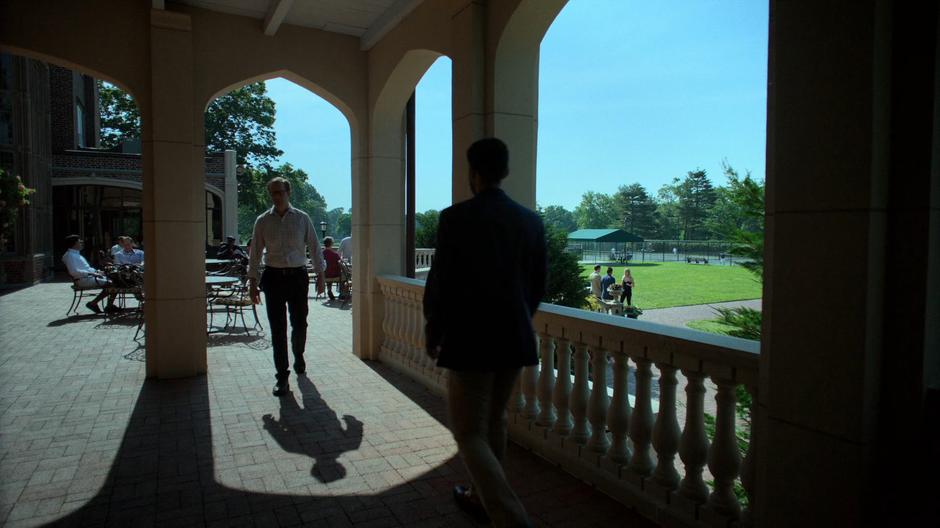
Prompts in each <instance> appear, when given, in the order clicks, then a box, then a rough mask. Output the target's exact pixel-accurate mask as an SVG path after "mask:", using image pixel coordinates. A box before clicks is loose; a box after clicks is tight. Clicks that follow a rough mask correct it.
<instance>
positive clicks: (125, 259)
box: [114, 237, 144, 266]
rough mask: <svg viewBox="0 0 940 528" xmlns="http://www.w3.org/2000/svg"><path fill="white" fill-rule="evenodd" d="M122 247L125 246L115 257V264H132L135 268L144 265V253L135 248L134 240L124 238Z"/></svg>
mask: <svg viewBox="0 0 940 528" xmlns="http://www.w3.org/2000/svg"><path fill="white" fill-rule="evenodd" d="M121 245H122V246H123V247H122V249H121V252H120V253H118V254H117V255H115V256H114V263H115V264H118V265H122V264H132V265H134V266H140V265H141V264H143V263H144V252H143V251H141V250H139V249H136V248H135V247H134V239H133V238H131V237H124V240H123V241H122V242H121Z"/></svg>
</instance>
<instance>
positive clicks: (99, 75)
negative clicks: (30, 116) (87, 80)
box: [0, 43, 143, 112]
mask: <svg viewBox="0 0 940 528" xmlns="http://www.w3.org/2000/svg"><path fill="white" fill-rule="evenodd" d="M0 53H5V54H7V55H18V56H20V57H26V58H27V59H33V60H37V61H41V62H46V63H49V64H53V65H55V66H60V67H62V68H68V69H69V70H73V71H77V72H79V73H81V74H83V75H88V76H89V77H94V78H95V79H98V80H101V81H106V82H108V83H110V84H113V85H114V86H117V87H118V88H120V89H121V90H124V91H125V92H127V93H128V94H129V95H130V96H131V98H132V99H133V100H134V104H136V105H137V109H138V110H139V111H141V112H143V108H142V107H141V104H140V99H139V98H138V96H137V94H136V93H135V90H134V89H133V88H131V86H130V85H129V84H128V83H126V82H124V81H122V80H121V79H118V78H117V77H114V76H112V75H109V74H107V73H104V72H101V71H98V70H95V69H92V68H89V67H87V66H84V65H82V64H78V63H75V62H71V61H68V60H65V59H62V58H59V57H55V56H52V55H47V54H45V53H40V52H37V51H32V50H28V49H24V48H18V47H16V46H8V45H5V44H3V43H0Z"/></svg>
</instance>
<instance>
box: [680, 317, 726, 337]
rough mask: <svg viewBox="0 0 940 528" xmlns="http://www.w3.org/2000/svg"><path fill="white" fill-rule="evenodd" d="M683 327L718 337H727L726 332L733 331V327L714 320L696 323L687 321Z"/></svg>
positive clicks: (700, 320) (701, 320) (702, 320)
mask: <svg viewBox="0 0 940 528" xmlns="http://www.w3.org/2000/svg"><path fill="white" fill-rule="evenodd" d="M685 325H686V326H688V327H689V328H692V329H694V330H699V331H702V332H708V333H710V334H720V335H728V330H732V329H734V327H733V326H728V325H726V324H724V323H721V322H719V321H718V320H716V319H699V320H698V321H689V322H688V323H686V324H685Z"/></svg>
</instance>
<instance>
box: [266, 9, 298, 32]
mask: <svg viewBox="0 0 940 528" xmlns="http://www.w3.org/2000/svg"><path fill="white" fill-rule="evenodd" d="M293 3H294V0H274V1H273V2H271V7H270V8H269V9H268V15H267V16H266V17H264V25H263V26H262V29H263V30H264V34H265V35H267V36H269V37H273V36H274V34H275V33H277V29H278V28H279V27H281V22H283V21H284V18H285V17H286V16H287V13H288V12H289V11H290V7H291V5H292V4H293Z"/></svg>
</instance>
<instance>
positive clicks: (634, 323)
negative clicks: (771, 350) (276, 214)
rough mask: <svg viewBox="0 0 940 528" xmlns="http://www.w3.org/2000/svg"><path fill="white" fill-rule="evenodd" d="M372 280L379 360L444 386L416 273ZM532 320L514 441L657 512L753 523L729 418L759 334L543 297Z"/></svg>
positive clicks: (682, 521)
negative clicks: (533, 341)
mask: <svg viewBox="0 0 940 528" xmlns="http://www.w3.org/2000/svg"><path fill="white" fill-rule="evenodd" d="M379 283H380V285H381V289H382V293H383V295H384V297H385V312H384V313H385V315H384V319H383V323H382V330H383V332H384V335H385V339H384V342H383V344H382V348H381V360H382V361H383V362H386V363H388V364H390V365H392V366H394V367H395V368H397V369H399V370H401V371H402V372H403V373H405V374H407V375H409V376H411V377H413V378H414V379H416V380H418V381H420V382H422V383H423V384H425V385H426V386H427V387H428V388H429V389H431V390H432V391H435V392H437V393H439V394H444V392H445V373H444V371H443V370H442V369H439V368H437V367H436V366H435V365H434V361H433V360H431V359H430V358H428V357H427V355H426V354H425V351H424V318H423V315H422V309H421V308H422V306H421V305H422V296H423V293H424V282H423V281H419V280H414V279H406V278H403V277H397V276H383V277H380V278H379ZM533 323H534V327H535V331H536V333H537V335H538V343H539V357H540V365H539V366H533V367H528V368H525V369H523V373H522V375H521V376H520V382H519V384H518V386H517V388H516V390H515V391H514V393H513V395H512V398H511V399H510V402H509V406H508V407H509V408H508V411H509V422H510V435H511V437H512V439H513V441H515V442H517V443H519V444H520V445H523V446H525V447H526V448H528V449H531V450H532V451H534V452H536V453H538V454H540V455H541V456H543V457H544V458H546V459H548V460H551V461H552V462H555V463H557V464H560V465H561V466H562V467H564V468H565V469H566V470H567V471H569V472H570V473H572V474H574V475H576V476H578V477H579V478H581V479H583V480H585V481H588V482H590V483H592V484H594V485H595V486H597V488H598V489H600V490H601V491H603V492H605V493H607V494H608V495H610V496H612V497H614V498H616V499H617V500H619V501H621V502H624V503H627V504H629V505H632V506H634V507H636V508H637V510H638V511H640V512H641V513H643V514H644V515H646V516H648V517H650V518H651V519H653V520H656V521H657V522H660V523H661V524H664V525H670V526H671V525H678V526H728V523H731V522H737V523H740V524H743V525H748V524H750V509H751V508H752V507H753V505H754V501H755V499H756V498H755V497H754V495H753V487H752V484H753V481H754V478H753V472H754V465H753V461H752V458H753V457H752V453H753V452H754V446H755V443H756V441H757V438H756V437H755V436H753V435H752V436H751V437H750V441H749V443H748V448H747V452H746V454H745V456H744V457H743V460H742V457H741V453H740V448H739V445H738V437H737V429H738V428H739V427H741V426H746V427H749V424H746V423H744V421H743V420H741V419H739V418H738V417H737V415H736V403H737V391H736V388H737V387H738V386H739V385H743V386H744V387H746V390H747V392H748V393H749V394H750V396H751V398H752V416H751V419H752V420H753V419H754V418H755V417H754V414H753V413H755V412H756V410H757V392H756V385H757V379H758V353H759V344H758V343H756V342H753V341H747V340H743V339H736V338H731V337H725V336H717V335H711V334H705V333H702V332H697V331H694V330H689V329H684V328H675V327H669V326H664V325H659V324H655V323H649V322H645V321H639V320H630V319H625V318H622V317H612V316H609V315H605V314H598V313H592V312H589V311H585V310H577V309H573V308H566V307H562V306H555V305H549V304H542V305H541V306H540V307H539V311H538V312H537V314H536V316H535V318H534V321H533ZM631 382H632V383H631ZM631 389H632V390H631ZM680 389H684V390H680ZM706 414H708V418H707V417H706ZM712 419H713V421H712ZM710 422H711V423H712V427H713V431H714V433H713V435H712V440H711V441H709V435H708V434H707V431H708V429H709V427H710V426H709V423H710ZM738 479H740V482H741V484H742V485H743V489H744V490H745V491H746V494H747V500H746V501H740V500H739V499H738V497H737V496H736V494H735V491H734V490H735V483H736V482H737V481H738ZM742 502H744V503H745V504H747V505H749V506H750V507H746V508H744V509H742V507H741V504H742Z"/></svg>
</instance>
